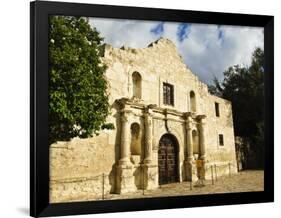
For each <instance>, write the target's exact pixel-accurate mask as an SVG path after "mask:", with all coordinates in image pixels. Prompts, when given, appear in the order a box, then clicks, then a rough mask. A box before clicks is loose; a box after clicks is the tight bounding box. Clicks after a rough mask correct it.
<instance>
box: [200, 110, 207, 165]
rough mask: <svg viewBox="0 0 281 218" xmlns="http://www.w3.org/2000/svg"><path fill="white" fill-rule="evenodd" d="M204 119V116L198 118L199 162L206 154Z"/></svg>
mask: <svg viewBox="0 0 281 218" xmlns="http://www.w3.org/2000/svg"><path fill="white" fill-rule="evenodd" d="M205 117H206V116H203V115H202V116H200V124H199V133H200V137H199V142H200V157H199V158H200V159H201V160H205V157H206V152H205V147H206V145H205V137H206V136H205V134H206V133H205Z"/></svg>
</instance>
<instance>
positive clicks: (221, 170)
mask: <svg viewBox="0 0 281 218" xmlns="http://www.w3.org/2000/svg"><path fill="white" fill-rule="evenodd" d="M237 172H238V171H237V165H235V163H233V162H216V163H207V164H205V179H207V180H211V179H212V174H213V179H216V177H221V176H228V175H232V174H235V173H237Z"/></svg>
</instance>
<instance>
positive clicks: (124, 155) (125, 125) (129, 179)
mask: <svg viewBox="0 0 281 218" xmlns="http://www.w3.org/2000/svg"><path fill="white" fill-rule="evenodd" d="M130 113H131V111H130V108H129V106H128V105H125V107H124V109H123V110H122V115H121V140H120V141H121V146H120V149H121V150H120V160H119V162H118V166H117V169H116V174H117V175H116V178H117V181H116V192H117V193H119V194H122V193H127V192H134V191H136V189H137V188H136V185H135V182H134V176H133V173H134V165H133V164H132V163H131V161H130V156H131V152H130V140H131V139H130V122H129V119H130Z"/></svg>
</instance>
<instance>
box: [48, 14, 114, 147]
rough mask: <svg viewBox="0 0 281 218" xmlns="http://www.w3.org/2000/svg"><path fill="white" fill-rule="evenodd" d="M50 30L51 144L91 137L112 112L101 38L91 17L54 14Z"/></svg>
mask: <svg viewBox="0 0 281 218" xmlns="http://www.w3.org/2000/svg"><path fill="white" fill-rule="evenodd" d="M49 23H50V31H49V144H51V143H53V142H56V141H59V140H70V139H71V138H73V137H77V136H78V137H81V138H85V137H89V136H91V135H92V134H93V133H95V134H97V131H98V130H99V129H100V127H101V126H102V125H103V124H104V122H105V119H106V117H107V115H108V113H109V104H108V95H107V92H106V89H107V82H106V80H105V78H104V72H105V69H106V67H105V66H103V65H102V64H101V61H100V53H101V51H102V45H101V42H102V38H101V37H100V35H99V33H98V32H97V31H96V29H93V28H92V27H91V26H90V25H89V23H88V20H87V19H85V18H81V17H66V16H51V17H50V20H49Z"/></svg>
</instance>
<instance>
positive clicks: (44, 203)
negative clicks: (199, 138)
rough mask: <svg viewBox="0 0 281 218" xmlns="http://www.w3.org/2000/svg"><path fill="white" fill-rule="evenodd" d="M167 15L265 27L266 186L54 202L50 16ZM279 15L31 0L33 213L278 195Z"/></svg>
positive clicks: (244, 200) (202, 203) (127, 208)
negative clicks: (276, 43)
mask: <svg viewBox="0 0 281 218" xmlns="http://www.w3.org/2000/svg"><path fill="white" fill-rule="evenodd" d="M49 15H72V16H85V17H103V18H122V19H137V20H154V21H159V20H165V21H177V22H190V23H204V24H224V25H238V26H255V27H263V28H264V52H265V81H264V82H265V164H264V166H265V169H264V191H260V192H245V193H225V194H211V195H195V196H177V197H161V198H159V197H157V198H146V199H126V200H105V201H89V202H75V203H55V204H50V203H49V145H48V30H49V27H48V16H49ZM273 31H274V17H273V16H264V15H246V14H234V13H217V12H200V11H187V10H171V9H158V8H157V9H156V8H141V7H124V6H108V5H94V4H80V3H62V2H45V1H35V2H31V3H30V55H31V56H30V99H31V101H30V154H31V155H30V215H31V216H35V217H37V216H60V215H74V214H90V213H108V212H121V211H140V210H155V209H169V208H186V207H200V206H215V205H229V204H246V203H260V202H273V201H274V173H273V172H274V164H273V163H274V155H273V152H274V142H273V141H274V140H273V138H274V137H273V134H274V131H273V128H274V127H273V126H274V125H273V122H274V121H273V116H274V113H273V112H274V107H273V104H274V102H273V99H274V98H273V95H274V93H273V90H274V87H273V86H274V83H273V78H274V32H273Z"/></svg>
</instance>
